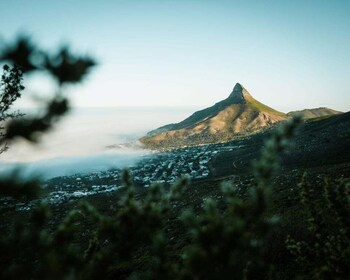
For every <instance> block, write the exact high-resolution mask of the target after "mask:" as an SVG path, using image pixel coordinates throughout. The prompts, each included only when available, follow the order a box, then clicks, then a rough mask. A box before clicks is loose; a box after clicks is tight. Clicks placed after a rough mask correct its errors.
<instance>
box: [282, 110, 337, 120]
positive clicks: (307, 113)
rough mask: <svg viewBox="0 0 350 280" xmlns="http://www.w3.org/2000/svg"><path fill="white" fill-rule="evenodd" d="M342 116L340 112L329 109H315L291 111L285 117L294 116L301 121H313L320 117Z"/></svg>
mask: <svg viewBox="0 0 350 280" xmlns="http://www.w3.org/2000/svg"><path fill="white" fill-rule="evenodd" d="M339 114H342V112H339V111H336V110H333V109H329V108H326V107H321V108H315V109H305V110H301V111H292V112H289V113H288V114H287V115H288V116H291V117H294V116H300V117H301V118H302V119H303V120H309V119H315V118H321V117H330V116H333V115H339Z"/></svg>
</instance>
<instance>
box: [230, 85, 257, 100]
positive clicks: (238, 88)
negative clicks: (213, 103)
mask: <svg viewBox="0 0 350 280" xmlns="http://www.w3.org/2000/svg"><path fill="white" fill-rule="evenodd" d="M228 99H230V101H231V102H233V103H238V104H242V103H245V102H246V101H248V100H250V99H252V96H251V95H250V93H249V92H248V91H247V90H246V89H245V88H244V87H243V86H242V85H241V84H240V83H236V85H235V86H234V88H233V90H232V92H231V94H230V96H229V97H228Z"/></svg>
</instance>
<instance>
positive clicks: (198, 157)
mask: <svg viewBox="0 0 350 280" xmlns="http://www.w3.org/2000/svg"><path fill="white" fill-rule="evenodd" d="M238 147H239V146H237V147H234V146H232V144H231V145H230V144H229V143H225V144H209V145H203V146H196V147H185V148H181V149H177V150H172V151H168V152H155V153H153V154H151V155H146V156H144V157H143V158H142V159H141V160H140V161H139V162H138V163H137V164H136V165H135V166H132V167H130V168H129V172H130V173H131V175H132V178H133V180H134V184H135V185H136V186H140V187H149V186H150V185H151V184H152V183H155V182H158V183H165V184H168V183H169V184H170V183H172V182H174V181H175V180H176V179H177V178H179V177H181V176H183V175H187V176H189V177H190V178H191V179H193V180H196V179H205V178H208V177H209V176H210V161H211V159H212V158H213V157H214V156H215V155H216V154H218V153H221V152H224V151H228V150H232V149H234V148H238ZM121 185H122V182H121V170H120V169H111V170H106V171H99V172H92V173H89V174H76V175H72V176H62V177H57V178H53V179H51V180H48V181H47V182H46V183H45V185H44V187H45V188H46V189H47V190H48V195H47V196H46V200H47V201H48V202H49V203H54V204H56V203H61V202H64V201H67V200H72V199H77V198H80V197H84V196H88V195H92V194H98V193H107V192H113V191H115V190H117V189H119V188H120V187H121ZM6 204H7V205H10V204H11V201H6ZM18 206H19V207H18V209H19V210H27V209H28V207H29V206H28V204H23V205H22V204H19V205H18ZM29 208H30V207H29Z"/></svg>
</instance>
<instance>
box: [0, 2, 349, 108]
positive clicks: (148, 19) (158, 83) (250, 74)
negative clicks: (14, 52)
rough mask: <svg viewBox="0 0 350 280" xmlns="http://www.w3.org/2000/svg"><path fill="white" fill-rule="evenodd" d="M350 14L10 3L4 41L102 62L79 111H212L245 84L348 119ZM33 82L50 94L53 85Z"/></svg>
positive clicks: (2, 14)
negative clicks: (26, 38) (29, 42)
mask: <svg viewBox="0 0 350 280" xmlns="http://www.w3.org/2000/svg"><path fill="white" fill-rule="evenodd" d="M349 14H350V1H347V0H344V1H342V0H333V1H323V0H318V1H311V0H302V1H298V0H295V1H282V0H278V1H270V0H266V1H259V0H257V1H249V0H248V1H233V0H231V1H221V0H215V1H214V0H212V1H206V0H159V1H152V0H149V1H147V0H119V1H118V0H115V1H107V0H104V1H102V0H101V1H96V0H80V1H79V0H76V1H68V0H61V1H53V0H45V1H42V0H31V1H27V0H22V1H20V0H11V1H5V0H1V1H0V26H1V27H0V42H2V43H4V42H11V41H13V40H14V38H15V37H16V35H17V34H19V33H25V34H29V35H30V36H31V37H32V39H33V41H34V42H36V43H37V44H38V45H40V46H41V47H42V48H44V49H47V50H49V51H55V50H57V48H58V47H59V46H61V45H69V46H70V47H71V48H72V50H73V51H75V52H77V53H82V54H90V55H91V56H93V57H95V58H96V60H97V61H98V63H99V64H98V66H97V67H96V68H95V69H94V70H93V71H92V72H91V73H90V75H89V76H88V78H87V80H86V81H85V82H84V83H83V84H82V85H79V86H74V87H72V88H71V89H69V94H71V96H72V99H73V103H74V106H78V107H104V106H107V107H123V106H124V107H135V106H146V107H154V106H155V107H163V108H166V107H193V108H205V107H208V106H211V105H213V104H214V103H216V102H218V101H220V100H222V99H224V98H226V97H227V96H228V95H229V94H230V92H231V91H232V88H233V87H234V85H235V83H236V82H240V83H241V84H242V85H243V86H244V87H245V88H246V89H247V90H248V91H249V92H250V93H251V94H252V95H253V96H254V97H255V98H256V99H258V100H259V101H261V102H263V103H265V104H267V105H269V106H270V107H273V108H275V109H277V110H281V111H283V112H288V111H291V110H299V109H304V108H314V107H330V108H333V109H337V110H341V111H349V110H350V91H349V89H350V78H349V77H350V75H349V74H350V70H349V69H350V67H349V66H350V17H349ZM26 81H27V84H26V82H25V84H26V86H27V88H28V92H29V93H28V94H29V95H30V94H31V95H36V94H46V93H47V94H49V93H50V90H51V87H52V84H51V81H50V80H49V79H48V78H47V77H45V76H43V75H41V76H38V75H37V76H33V77H29V79H28V80H26ZM21 102H22V104H24V105H25V104H26V102H28V101H27V100H26V99H25V98H24V99H23V100H22V101H21Z"/></svg>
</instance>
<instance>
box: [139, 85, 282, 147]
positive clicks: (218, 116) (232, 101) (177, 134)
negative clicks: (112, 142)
mask: <svg viewBox="0 0 350 280" xmlns="http://www.w3.org/2000/svg"><path fill="white" fill-rule="evenodd" d="M287 118H288V116H287V115H286V114H284V113H281V112H278V111H276V110H274V109H272V108H270V107H268V106H266V105H264V104H262V103H260V102H259V101H257V100H255V99H254V98H253V97H252V96H251V95H250V93H249V92H248V91H247V90H246V89H245V88H244V87H243V86H242V85H241V84H239V83H237V84H236V85H235V87H234V89H233V91H232V93H231V94H230V95H229V97H228V98H226V99H224V100H222V101H220V102H218V103H216V104H215V105H213V106H211V107H209V108H206V109H204V110H201V111H197V112H195V113H194V114H193V115H191V116H190V117H188V118H187V119H185V120H183V121H182V122H179V123H175V124H168V125H165V126H163V127H160V128H158V129H156V130H153V131H151V132H149V133H148V134H147V136H145V137H143V138H141V139H140V141H141V142H142V143H144V144H145V145H146V146H147V147H149V148H171V147H180V146H193V145H200V144H204V143H215V142H223V141H228V140H232V139H234V138H235V137H237V136H240V135H241V136H242V135H248V134H252V133H255V132H258V131H261V130H262V129H264V128H266V127H270V126H272V125H274V124H276V123H278V122H280V121H283V120H285V119H287Z"/></svg>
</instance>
